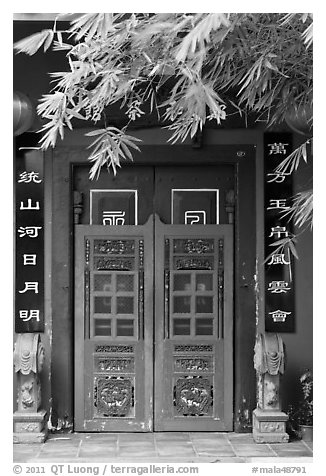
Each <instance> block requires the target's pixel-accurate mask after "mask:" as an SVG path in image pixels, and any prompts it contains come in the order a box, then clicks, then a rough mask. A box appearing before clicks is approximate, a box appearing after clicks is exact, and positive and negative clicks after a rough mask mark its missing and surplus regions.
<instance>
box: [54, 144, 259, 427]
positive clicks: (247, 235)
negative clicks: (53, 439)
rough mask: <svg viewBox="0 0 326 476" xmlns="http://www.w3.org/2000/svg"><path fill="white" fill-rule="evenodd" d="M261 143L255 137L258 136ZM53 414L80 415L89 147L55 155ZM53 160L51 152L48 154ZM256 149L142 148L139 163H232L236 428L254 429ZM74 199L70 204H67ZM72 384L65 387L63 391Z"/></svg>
mask: <svg viewBox="0 0 326 476" xmlns="http://www.w3.org/2000/svg"><path fill="white" fill-rule="evenodd" d="M253 142H254V141H253ZM48 155H53V158H52V170H51V173H52V277H51V287H52V292H51V304H52V338H53V342H55V346H53V347H52V349H51V352H52V355H51V365H52V381H51V386H52V389H51V390H52V402H53V408H52V413H53V414H54V415H57V416H58V418H63V417H66V418H67V419H68V420H69V419H70V418H71V419H72V416H73V414H74V405H73V401H74V384H73V381H74V370H73V366H74V358H73V357H74V337H73V336H74V332H73V331H74V329H73V294H74V292H73V282H74V273H73V265H74V259H73V190H72V186H71V183H72V177H73V170H74V167H76V166H78V165H82V164H85V163H87V158H88V152H87V150H86V147H85V146H80V147H76V146H73V147H57V148H56V149H54V151H53V152H52V153H50V152H49V153H48ZM49 160H50V161H51V157H49ZM255 161H256V150H255V146H254V145H250V144H249V145H248V144H244V145H243V144H241V145H240V144H233V145H230V144H226V145H224V144H223V145H219V144H216V145H205V146H203V147H202V148H201V149H195V148H193V147H192V146H191V145H177V146H171V145H143V146H142V154H139V155H138V156H136V157H135V160H134V162H133V163H132V164H131V165H129V164H127V163H126V164H124V167H129V166H131V167H134V166H137V165H153V164H155V165H165V164H166V165H170V166H171V165H200V166H203V165H210V164H212V165H213V164H214V165H218V164H227V165H233V166H234V169H235V184H236V187H235V196H236V201H235V220H234V221H235V242H234V273H235V279H234V290H235V298H234V310H235V312H234V316H235V318H234V430H235V431H249V430H250V429H251V417H250V414H251V410H253V409H254V407H255V385H256V379H255V372H254V368H253V364H252V357H253V348H254V342H255V333H256V318H255V316H256V296H255V289H256V281H255V276H256V272H257V271H256V168H255ZM67 204H69V206H67ZM62 389H65V391H62Z"/></svg>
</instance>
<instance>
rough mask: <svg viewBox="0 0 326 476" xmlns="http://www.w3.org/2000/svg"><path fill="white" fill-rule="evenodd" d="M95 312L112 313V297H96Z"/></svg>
mask: <svg viewBox="0 0 326 476" xmlns="http://www.w3.org/2000/svg"><path fill="white" fill-rule="evenodd" d="M94 312H95V313H96V314H111V298H110V297H108V296H105V297H102V296H101V297H100V296H96V297H94Z"/></svg>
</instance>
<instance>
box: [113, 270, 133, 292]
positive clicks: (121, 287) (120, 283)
mask: <svg viewBox="0 0 326 476" xmlns="http://www.w3.org/2000/svg"><path fill="white" fill-rule="evenodd" d="M133 290H134V276H133V275H132V274H118V275H117V291H126V292H129V291H133Z"/></svg>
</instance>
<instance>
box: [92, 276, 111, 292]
mask: <svg viewBox="0 0 326 476" xmlns="http://www.w3.org/2000/svg"><path fill="white" fill-rule="evenodd" d="M94 291H106V292H111V291H112V276H111V274H95V275H94Z"/></svg>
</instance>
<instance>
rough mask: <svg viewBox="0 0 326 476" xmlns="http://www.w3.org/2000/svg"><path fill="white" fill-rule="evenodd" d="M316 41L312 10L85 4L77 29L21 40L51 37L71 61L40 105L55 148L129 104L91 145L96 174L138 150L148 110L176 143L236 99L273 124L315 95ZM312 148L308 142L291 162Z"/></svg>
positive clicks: (30, 45)
mask: <svg viewBox="0 0 326 476" xmlns="http://www.w3.org/2000/svg"><path fill="white" fill-rule="evenodd" d="M311 41H312V16H311V15H310V14H288V15H284V14H277V13H252V14H250V13H247V14H246V13H239V14H236V13H228V14H226V13H164V14H162V13H158V14H147V13H130V14H113V13H85V14H80V15H78V16H77V18H74V19H73V20H72V21H71V24H70V28H69V30H68V32H67V31H60V30H59V29H58V28H57V25H55V26H54V28H53V30H43V31H41V32H40V33H37V34H35V35H32V36H31V37H29V38H26V39H24V40H21V41H20V42H18V43H16V44H15V49H16V51H18V52H23V53H26V54H28V55H33V54H34V53H36V52H37V51H38V50H39V49H40V48H42V47H43V49H44V50H48V49H49V48H50V47H51V45H52V46H53V49H54V51H60V52H61V54H66V58H67V66H68V68H67V69H68V70H67V71H64V72H58V73H52V80H53V81H52V84H53V89H52V92H51V94H48V95H45V96H44V97H43V99H42V100H41V102H40V105H39V107H38V113H39V114H40V115H41V116H42V117H43V119H45V121H47V122H46V123H45V124H44V125H43V127H42V131H43V132H44V137H43V139H42V141H41V144H42V146H43V147H45V148H46V147H49V146H52V147H53V146H54V145H55V143H56V140H57V137H63V134H64V129H65V127H68V128H73V124H74V122H73V121H74V120H76V119H77V120H88V121H91V123H92V124H97V123H98V122H99V121H100V123H101V126H100V127H102V125H103V123H104V124H105V126H106V125H107V117H109V111H110V109H109V108H110V107H111V106H112V105H117V106H118V107H119V108H121V109H122V110H123V113H124V115H125V119H124V122H122V124H121V129H119V132H118V130H114V129H110V128H108V127H105V129H103V130H105V131H106V132H105V133H104V132H103V131H102V133H101V134H100V135H99V137H98V138H97V139H99V140H98V142H96V143H93V145H92V147H94V150H93V152H92V155H91V161H92V162H93V168H92V173H91V176H92V177H96V176H97V175H98V172H99V170H100V168H101V166H103V165H104V166H107V167H108V168H109V169H111V170H113V172H114V173H116V171H117V167H119V166H120V161H121V160H122V159H128V160H129V159H130V158H131V156H132V152H131V149H135V147H133V145H135V144H134V140H133V139H131V137H130V136H127V135H126V133H127V127H130V126H131V124H136V123H137V120H139V119H140V118H141V117H144V116H145V114H146V113H147V112H146V111H150V113H153V114H154V113H156V114H157V117H158V118H159V120H160V119H161V118H163V121H164V123H165V127H166V128H168V130H170V131H171V137H170V142H172V143H176V142H178V141H184V140H186V138H187V137H189V136H190V137H194V135H195V134H196V132H197V131H198V130H201V129H202V128H203V127H204V126H205V124H206V123H207V121H212V120H214V121H216V124H217V125H219V124H221V123H222V122H223V121H224V120H225V119H226V117H227V112H228V109H227V105H229V104H233V110H235V111H238V112H239V113H240V115H243V116H245V115H246V114H247V113H250V112H254V113H255V114H256V117H257V120H264V121H265V122H266V123H267V124H268V125H272V124H276V123H280V122H282V121H283V120H284V119H285V115H286V111H287V110H288V109H289V106H290V105H293V104H311V103H312V57H311V52H310V51H308V49H309V46H310V44H311ZM171 77H173V79H171V80H170V78H171ZM166 84H169V85H171V86H169V90H168V92H166V90H165V91H163V89H164V88H166ZM163 85H164V88H163ZM161 91H162V92H163V94H162V95H161V94H160V93H161ZM109 125H111V126H112V124H109ZM99 130H100V129H99ZM123 138H125V140H124V139H123ZM128 141H129V142H130V141H131V143H128ZM131 144H133V145H131ZM306 156H307V153H306V150H305V148H304V146H303V147H302V148H301V149H300V150H299V151H298V153H297V155H296V156H295V157H292V158H291V160H292V159H293V162H292V164H295V165H294V168H293V167H292V168H291V170H295V168H296V164H297V163H298V161H299V160H301V159H299V158H300V157H301V158H303V159H304V160H306ZM285 165H286V164H284V166H285Z"/></svg>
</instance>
